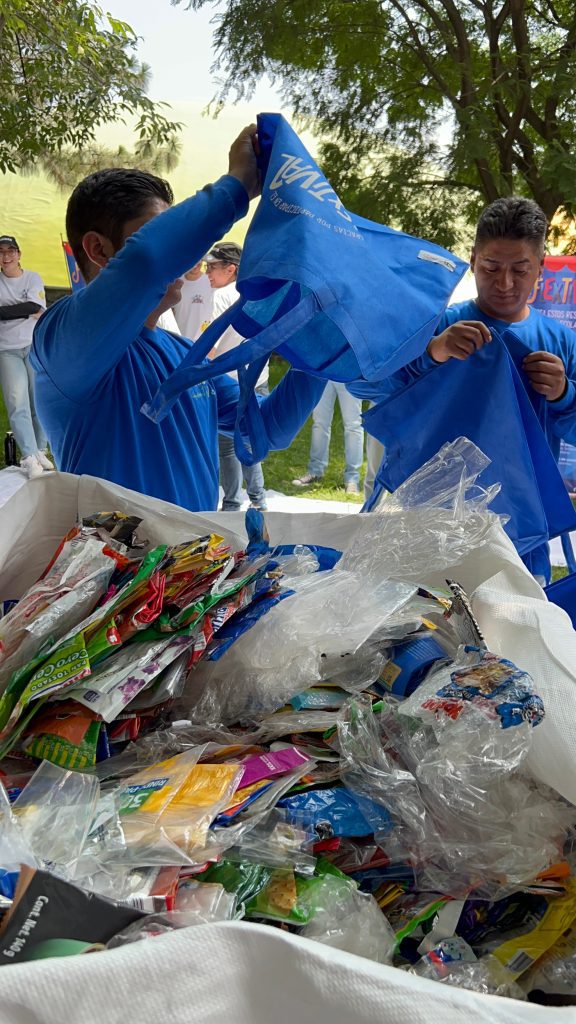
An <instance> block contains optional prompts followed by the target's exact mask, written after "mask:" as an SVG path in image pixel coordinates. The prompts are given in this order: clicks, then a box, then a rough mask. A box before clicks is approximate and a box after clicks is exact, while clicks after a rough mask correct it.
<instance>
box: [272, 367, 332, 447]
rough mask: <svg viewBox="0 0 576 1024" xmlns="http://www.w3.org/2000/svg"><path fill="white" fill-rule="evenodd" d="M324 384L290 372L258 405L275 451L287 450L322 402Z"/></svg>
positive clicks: (307, 376) (307, 375)
mask: <svg viewBox="0 0 576 1024" xmlns="http://www.w3.org/2000/svg"><path fill="white" fill-rule="evenodd" d="M325 387H326V381H325V380H321V379H320V377H313V376H312V375H311V374H309V373H304V372H302V371H301V370H289V371H288V373H287V374H286V375H285V376H284V377H283V378H282V380H281V381H280V383H279V384H278V385H277V387H275V388H274V390H273V391H272V392H271V394H270V395H268V397H267V398H263V399H261V401H260V409H261V412H262V419H263V420H264V426H265V428H266V433H267V435H268V440H269V442H270V447H271V448H273V449H275V450H280V449H282V448H288V446H289V445H290V444H292V441H293V440H294V438H295V437H296V434H298V433H299V431H300V430H301V429H302V427H303V426H304V424H305V423H306V420H307V419H308V417H309V416H310V414H311V413H312V410H313V409H314V408H315V407H316V406H317V405H318V402H319V401H320V399H321V398H322V395H323V393H324V388H325Z"/></svg>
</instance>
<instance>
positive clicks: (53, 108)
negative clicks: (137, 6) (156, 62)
mask: <svg viewBox="0 0 576 1024" xmlns="http://www.w3.org/2000/svg"><path fill="white" fill-rule="evenodd" d="M136 44H137V37H136V35H135V34H134V32H133V30H132V29H131V28H130V26H129V25H127V24H126V23H125V22H122V21H119V20H118V19H116V18H113V17H112V16H111V15H109V14H106V15H105V14H104V13H103V11H102V9H101V7H99V6H98V4H96V3H93V2H91V0H0V90H1V94H2V103H1V104H0V171H3V172H6V171H14V170H16V169H17V168H19V167H21V166H22V165H24V164H28V165H29V164H30V163H31V162H34V161H36V160H38V159H40V158H43V157H47V156H48V155H49V154H58V153H62V154H66V152H67V151H69V150H78V149H82V148H85V147H90V146H91V145H92V144H93V142H94V138H95V132H96V129H97V127H98V126H99V125H102V124H105V123H108V122H112V121H117V120H118V119H119V118H120V119H121V118H126V117H130V118H133V117H134V116H136V118H137V124H136V134H137V139H138V140H139V143H140V144H141V145H142V146H144V145H146V144H147V143H149V144H150V145H152V146H155V147H161V148H162V149H164V150H166V148H168V149H169V148H171V147H172V146H173V145H174V144H175V139H176V135H177V131H178V129H179V127H180V126H179V125H177V124H175V123H173V122H171V121H170V120H169V119H168V117H167V116H166V114H165V112H164V111H163V110H162V105H159V104H154V103H153V102H152V101H151V100H150V99H149V98H148V97H147V96H146V89H147V84H148V78H149V72H148V69H147V68H146V66H145V65H142V64H140V63H139V61H138V60H137V59H136V57H135V49H136Z"/></svg>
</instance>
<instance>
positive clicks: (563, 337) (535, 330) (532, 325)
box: [348, 299, 576, 459]
mask: <svg viewBox="0 0 576 1024" xmlns="http://www.w3.org/2000/svg"><path fill="white" fill-rule="evenodd" d="M460 320H481V321H482V322H483V323H485V324H486V325H487V327H489V328H490V329H491V330H493V331H497V332H498V334H500V335H503V334H504V333H505V331H508V330H510V331H513V333H514V334H515V336H516V338H517V340H518V342H519V343H520V345H519V347H514V350H513V351H511V352H510V355H511V356H512V359H513V360H514V362H515V363H516V365H517V367H518V369H519V370H520V372H521V373H522V359H523V358H524V356H527V355H528V354H529V353H530V352H551V353H553V355H555V356H559V357H560V359H561V360H562V362H563V363H564V370H565V373H566V378H567V381H568V386H567V389H566V394H565V395H564V396H563V397H562V398H561V399H559V401H557V402H546V403H543V402H541V401H539V400H536V401H535V402H534V408H535V410H536V413H537V415H538V417H539V419H540V425H541V427H542V429H543V430H544V433H545V434H546V437H547V439H548V444H549V445H550V448H551V449H552V452H553V454H554V457H555V458H556V459H558V455H559V452H560V440H561V439H562V440H564V441H567V442H568V443H569V444H574V445H576V331H573V330H572V329H571V328H570V327H565V326H564V325H563V324H560V323H558V321H556V320H553V319H552V318H551V317H547V316H544V314H543V313H540V312H539V311H538V310H537V309H532V308H531V309H530V313H529V315H528V316H527V317H526V319H525V320H519V321H518V322H517V323H508V322H507V321H505V320H496V319H495V318H494V317H491V316H488V314H487V313H484V312H483V311H482V310H481V309H480V307H479V306H478V305H477V303H476V302H475V301H474V300H473V299H472V300H470V301H468V302H459V303H457V304H456V305H454V306H449V307H448V309H447V310H446V311H445V312H444V315H443V317H442V319H441V320H440V322H439V324H438V327H437V328H436V334H441V333H442V331H445V330H446V328H447V327H450V325H451V324H454V323H457V322H458V321H460ZM470 359H474V356H473V355H472V356H470ZM433 368H435V369H436V370H438V371H439V372H440V373H441V372H442V366H441V365H439V364H438V363H436V362H434V360H433V359H432V357H431V356H429V355H428V353H427V352H424V354H423V355H421V356H419V357H418V359H414V360H413V362H411V363H409V364H408V365H407V366H405V367H404V368H403V369H402V370H399V371H398V373H395V374H393V375H392V376H391V377H388V378H386V380H383V381H379V382H377V383H374V384H369V383H367V382H365V381H358V382H355V383H354V384H351V385H348V389H349V391H351V392H352V394H353V395H357V396H358V397H359V398H370V399H371V400H372V401H373V402H379V401H382V400H383V399H384V398H388V397H389V396H390V395H392V394H394V392H395V391H398V390H399V389H400V388H404V387H405V386H406V385H407V384H410V382H411V381H413V380H416V379H417V378H418V377H421V376H422V374H423V373H427V372H428V371H429V370H431V369H433ZM441 384H442V380H441V377H438V387H441ZM526 390H527V392H528V394H529V395H530V396H531V397H532V396H533V395H534V394H535V392H534V391H533V389H532V388H531V387H530V384H529V382H528V381H527V380H526Z"/></svg>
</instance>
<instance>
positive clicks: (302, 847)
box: [226, 807, 316, 875]
mask: <svg viewBox="0 0 576 1024" xmlns="http://www.w3.org/2000/svg"><path fill="white" fill-rule="evenodd" d="M315 838H316V836H315V834H314V833H313V832H312V831H307V830H306V829H303V828H299V827H298V826H297V825H295V824H293V823H292V822H289V821H288V820H287V816H286V813H285V812H284V811H282V809H281V808H278V807H275V808H273V810H272V811H271V812H270V814H269V815H268V816H267V817H266V818H264V820H263V821H261V822H259V823H258V824H257V825H255V827H254V828H253V829H251V831H250V832H247V833H245V835H244V836H242V837H241V838H240V841H239V842H238V844H237V845H236V846H233V847H231V848H230V849H229V850H228V851H227V852H226V858H227V859H228V860H230V861H252V862H253V863H254V864H262V865H264V866H265V867H272V868H274V867H285V866H287V865H290V866H291V867H293V868H294V870H295V871H298V873H299V874H301V875H312V874H313V873H314V868H315V865H316V858H315V857H314V856H313V855H312V853H311V852H310V850H311V848H312V846H313V844H314V841H315Z"/></svg>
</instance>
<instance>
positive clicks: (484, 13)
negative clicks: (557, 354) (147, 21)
mask: <svg viewBox="0 0 576 1024" xmlns="http://www.w3.org/2000/svg"><path fill="white" fill-rule="evenodd" d="M172 2H173V3H180V2H186V0H172ZM208 4H215V5H216V6H217V12H218V13H216V14H215V18H214V20H215V24H216V39H217V45H218V60H217V65H218V66H219V67H220V68H221V69H222V70H223V72H224V76H225V77H224V80H223V82H222V89H221V93H220V99H223V98H224V97H226V96H228V95H231V94H232V95H236V96H245V95H247V94H248V95H249V93H250V91H251V89H252V88H253V86H254V85H255V83H256V82H257V81H258V80H259V79H260V78H261V76H263V75H268V76H269V77H270V78H272V80H274V81H275V82H276V83H278V84H279V85H280V86H281V89H282V91H283V95H284V97H285V99H286V100H287V101H288V102H289V103H290V104H292V106H293V108H294V110H295V112H296V114H297V115H299V116H301V117H302V118H304V120H305V121H307V122H308V123H311V124H313V125H314V126H315V127H316V130H318V129H320V131H321V132H322V133H324V134H325V136H326V137H327V138H328V140H329V143H328V145H326V146H325V147H324V160H325V169H326V170H327V172H328V175H329V176H330V177H331V180H332V183H333V184H334V185H335V186H336V180H334V179H335V177H336V178H338V174H339V173H341V172H342V171H343V170H344V169H345V163H346V162H347V163H348V166H349V167H352V168H355V170H353V171H351V172H350V178H351V181H350V182H349V184H351V194H353V195H354V193H355V194H356V196H357V197H358V196H359V197H360V198H361V199H362V201H363V204H364V207H365V208H366V207H368V206H370V204H372V212H373V213H374V212H375V209H374V208H376V210H377V209H378V208H379V207H380V206H381V205H382V204H383V205H384V207H385V208H386V209H387V210H388V212H392V213H394V214H395V216H396V217H397V218H399V219H400V220H401V221H402V223H403V226H406V222H407V220H412V221H416V222H417V221H418V220H419V218H420V212H419V211H422V209H423V212H424V221H426V219H427V218H428V220H429V215H430V209H431V207H433V208H434V209H436V210H437V211H439V212H440V219H441V221H442V220H445V215H447V216H448V221H451V222H452V227H453V226H454V224H453V222H454V215H455V214H457V215H462V214H465V215H467V216H468V219H471V218H473V216H474V214H475V213H476V212H477V210H478V208H479V206H481V205H483V204H484V203H485V202H491V201H492V200H493V199H495V198H497V197H498V196H501V195H507V194H513V193H520V194H524V195H527V196H531V197H532V198H534V199H535V200H536V201H537V202H538V203H539V204H540V205H541V206H542V208H543V209H544V210H545V212H546V213H547V215H548V216H549V217H551V216H552V215H553V214H554V213H555V211H556V210H557V209H558V208H563V210H564V212H566V213H567V214H568V215H569V216H572V215H573V213H574V211H575V210H576V90H575V88H574V85H575V81H576V4H575V3H574V0H411V2H410V3H406V0H224V2H223V3H222V2H219V0H190V2H189V3H188V6H189V7H190V8H193V9H199V8H201V7H203V6H207V5H208ZM439 140H440V141H439ZM333 170H334V171H335V174H334V173H332V172H333ZM371 179H373V180H372V181H371ZM343 198H345V200H346V201H348V203H349V205H350V202H349V197H348V196H346V195H345V194H344V193H343ZM439 227H440V234H442V224H440V225H439ZM445 227H448V224H447V222H445Z"/></svg>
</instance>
